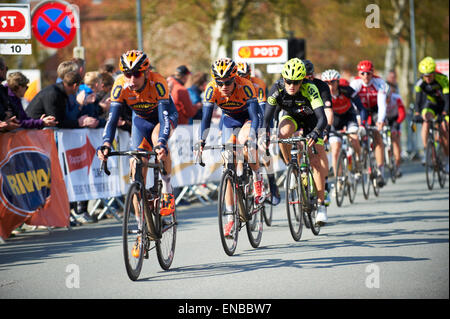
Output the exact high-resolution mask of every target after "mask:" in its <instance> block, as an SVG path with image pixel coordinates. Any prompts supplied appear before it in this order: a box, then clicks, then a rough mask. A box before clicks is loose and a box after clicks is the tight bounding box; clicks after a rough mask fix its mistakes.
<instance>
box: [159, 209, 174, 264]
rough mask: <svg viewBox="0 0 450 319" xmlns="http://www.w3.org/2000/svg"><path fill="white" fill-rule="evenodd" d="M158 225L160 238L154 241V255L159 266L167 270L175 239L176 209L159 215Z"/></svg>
mask: <svg viewBox="0 0 450 319" xmlns="http://www.w3.org/2000/svg"><path fill="white" fill-rule="evenodd" d="M158 205H159V201H158ZM157 212H158V213H157V215H159V207H158V210H157ZM159 225H160V228H161V239H158V240H157V241H156V255H157V256H158V262H159V265H160V266H161V268H162V269H164V270H168V269H169V268H170V265H172V262H173V257H174V255H175V243H176V241H177V219H176V211H175V212H174V213H173V214H172V215H168V216H161V215H159Z"/></svg>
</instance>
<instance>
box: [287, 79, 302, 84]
mask: <svg viewBox="0 0 450 319" xmlns="http://www.w3.org/2000/svg"><path fill="white" fill-rule="evenodd" d="M284 82H285V83H286V84H289V85H291V84H294V85H298V84H300V83H301V82H302V80H289V79H284Z"/></svg>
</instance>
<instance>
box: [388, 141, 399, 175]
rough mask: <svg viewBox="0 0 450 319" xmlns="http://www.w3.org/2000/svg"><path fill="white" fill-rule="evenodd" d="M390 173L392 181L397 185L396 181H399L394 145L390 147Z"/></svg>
mask: <svg viewBox="0 0 450 319" xmlns="http://www.w3.org/2000/svg"><path fill="white" fill-rule="evenodd" d="M388 153H389V173H390V174H391V181H392V183H394V184H395V182H396V180H397V176H396V174H397V164H396V161H395V156H394V147H393V146H392V143H391V145H390V147H389V152H388Z"/></svg>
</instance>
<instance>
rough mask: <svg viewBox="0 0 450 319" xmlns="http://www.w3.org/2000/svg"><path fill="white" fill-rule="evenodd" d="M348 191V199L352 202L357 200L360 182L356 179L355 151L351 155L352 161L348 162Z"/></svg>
mask: <svg viewBox="0 0 450 319" xmlns="http://www.w3.org/2000/svg"><path fill="white" fill-rule="evenodd" d="M347 171H348V174H347V192H348V199H349V201H350V203H351V204H353V202H354V201H355V197H356V189H357V186H358V182H357V180H356V173H357V169H356V155H355V153H353V154H352V157H351V163H347Z"/></svg>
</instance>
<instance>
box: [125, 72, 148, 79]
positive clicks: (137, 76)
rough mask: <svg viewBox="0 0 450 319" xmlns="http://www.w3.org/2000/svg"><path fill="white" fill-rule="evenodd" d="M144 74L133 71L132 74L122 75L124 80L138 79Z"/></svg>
mask: <svg viewBox="0 0 450 319" xmlns="http://www.w3.org/2000/svg"><path fill="white" fill-rule="evenodd" d="M142 74H144V72H142V71H134V72H125V73H124V75H125V77H126V78H128V79H131V77H132V76H134V77H135V78H140V77H141V76H142Z"/></svg>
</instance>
